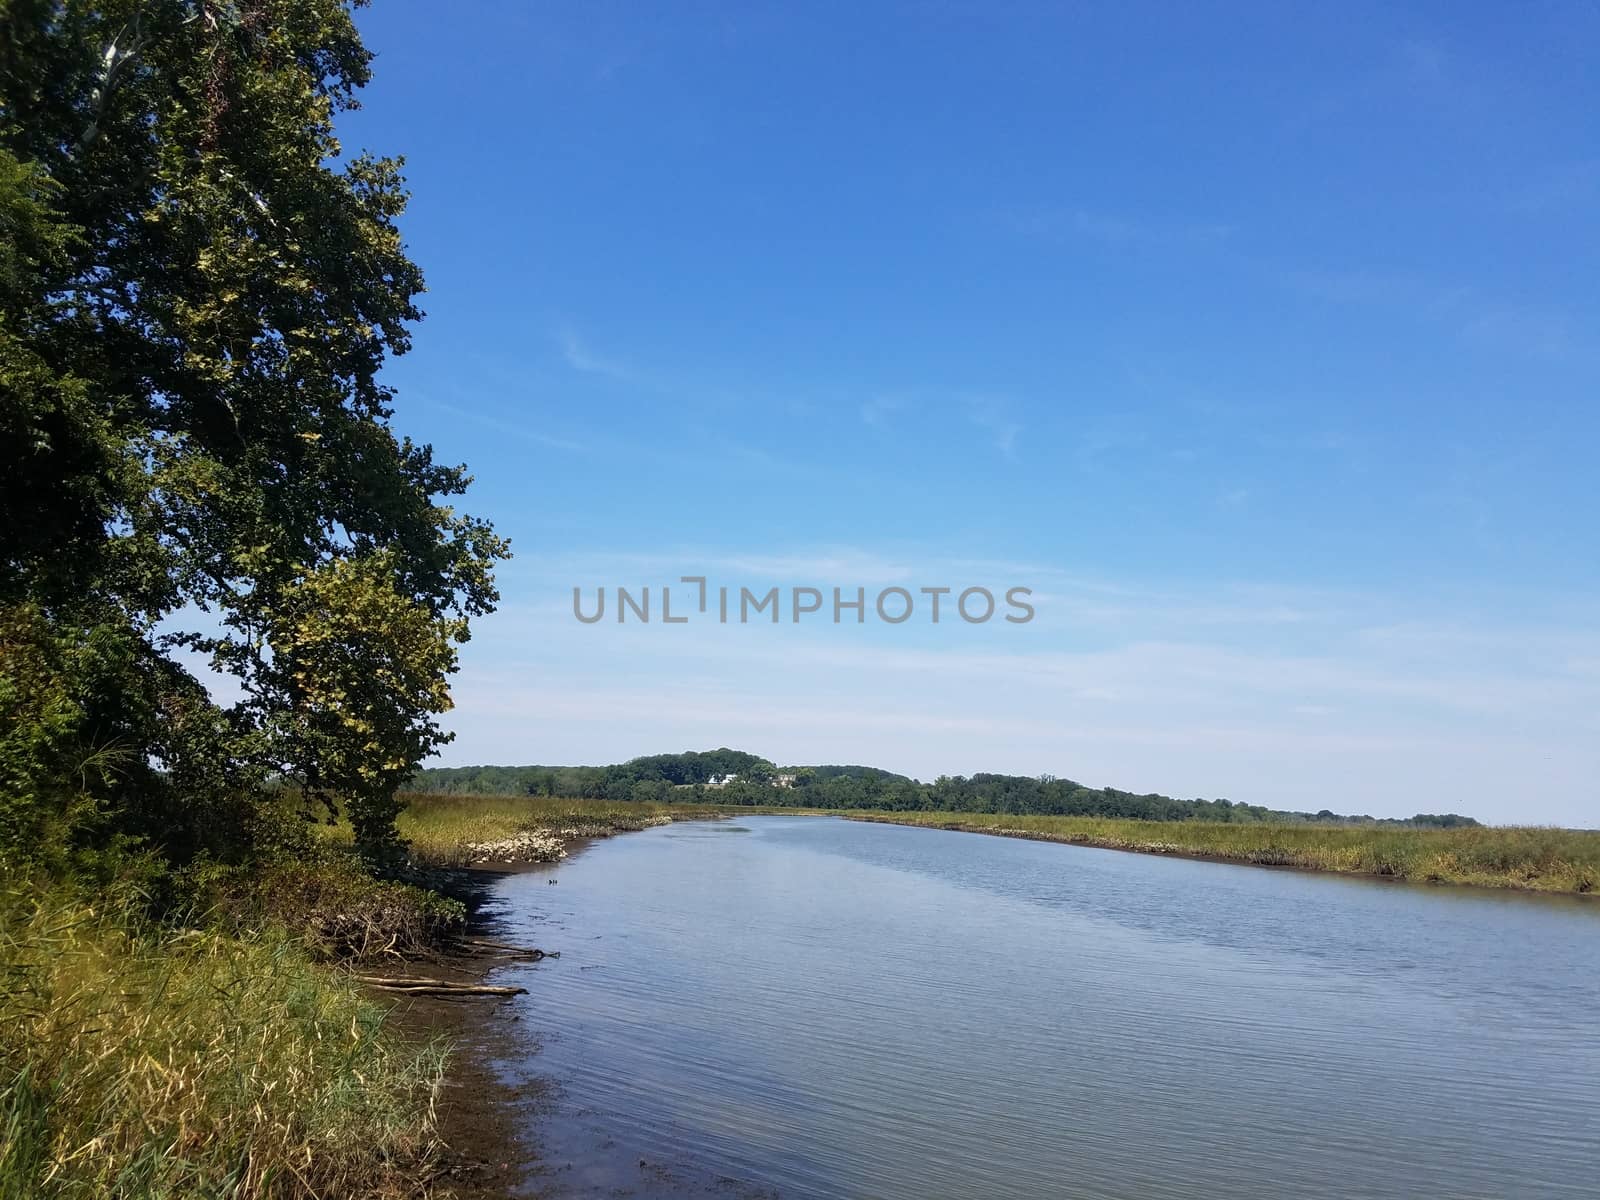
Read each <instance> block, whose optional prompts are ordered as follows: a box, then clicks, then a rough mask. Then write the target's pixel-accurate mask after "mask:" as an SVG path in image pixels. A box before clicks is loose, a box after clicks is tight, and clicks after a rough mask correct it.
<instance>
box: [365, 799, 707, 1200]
mask: <svg viewBox="0 0 1600 1200" xmlns="http://www.w3.org/2000/svg"><path fill="white" fill-rule="evenodd" d="M686 819H694V820H705V819H707V814H705V813H695V814H694V815H693V816H692V817H687V814H686ZM667 823H670V821H662V820H651V821H645V822H642V823H641V824H639V825H637V826H629V827H620V828H609V829H608V828H604V827H601V826H597V825H584V826H583V827H582V828H572V827H568V828H562V829H553V830H548V831H539V836H537V837H530V838H522V839H516V840H515V842H514V844H513V841H512V840H511V839H508V840H507V841H506V842H502V843H495V844H493V845H492V846H477V847H474V848H473V852H472V857H473V858H478V859H483V860H485V861H479V862H468V863H467V864H465V865H461V866H455V867H440V868H437V869H436V870H435V871H434V872H432V878H431V880H430V882H431V884H432V886H433V887H435V888H436V889H437V890H438V891H440V892H442V893H444V894H445V895H448V896H451V897H453V898H455V899H457V900H459V901H461V902H462V904H464V905H465V906H466V909H467V929H466V936H465V937H464V938H463V939H462V941H461V942H460V943H458V944H457V945H456V946H455V947H453V948H452V949H451V950H449V951H447V952H442V953H440V954H438V955H437V956H436V957H434V958H432V959H430V960H428V961H427V962H426V963H417V962H397V963H395V964H394V965H393V966H392V967H391V968H388V969H386V970H385V969H375V970H372V971H370V972H369V973H370V974H373V975H383V976H389V977H394V976H417V975H425V976H428V977H429V978H432V979H438V980H442V981H449V982H452V983H462V984H482V983H484V982H486V981H488V977H489V976H490V975H491V973H492V972H494V971H495V970H496V969H498V968H500V967H504V966H506V965H507V964H508V963H511V962H515V961H525V960H519V958H518V957H517V956H516V955H514V954H511V953H509V952H508V951H507V950H506V949H504V948H503V947H501V948H496V947H493V946H486V945H482V944H480V942H479V941H478V940H479V939H481V940H483V941H491V942H512V941H516V939H514V938H508V937H507V935H506V930H505V928H504V921H503V914H502V912H501V908H500V900H499V896H498V885H499V883H500V882H501V881H502V880H504V879H506V878H508V877H510V876H512V875H524V874H548V875H550V876H551V880H552V882H556V881H558V879H559V875H558V872H559V870H560V868H561V866H562V863H563V862H564V861H565V860H567V859H569V858H571V857H572V856H574V855H577V854H581V853H582V852H583V850H584V849H585V848H587V847H588V846H589V845H590V843H592V842H594V841H597V840H600V839H602V838H609V837H615V836H617V835H618V834H622V833H633V832H636V831H637V830H638V829H640V828H647V827H649V826H653V825H658V824H667ZM486 851H487V853H485V852H486ZM508 860H509V861H508ZM525 949H537V950H541V951H544V952H545V953H547V954H552V955H555V956H559V954H560V952H561V947H560V946H559V945H554V944H552V945H540V946H528V947H525ZM554 969H560V968H559V966H556V967H555V968H554ZM529 986H537V981H534V982H533V983H532V984H530V985H529ZM374 994H375V995H376V996H378V997H380V998H382V999H385V1000H389V1001H392V1002H393V1008H392V1010H391V1016H390V1020H391V1022H392V1023H393V1025H394V1027H395V1028H397V1029H399V1030H401V1031H403V1032H404V1033H406V1034H408V1035H410V1036H413V1037H415V1038H417V1039H418V1040H422V1041H425V1040H428V1039H432V1038H441V1037H442V1038H445V1039H447V1040H448V1041H449V1042H450V1044H451V1046H452V1050H451V1054H450V1059H449V1065H448V1067H447V1070H446V1074H445V1079H444V1083H443V1085H442V1088H441V1091H440V1095H439V1099H438V1105H437V1118H438V1130H439V1137H440V1139H441V1141H442V1142H443V1143H444V1147H445V1149H444V1150H443V1152H442V1153H441V1154H440V1157H439V1161H438V1163H437V1165H436V1167H435V1170H434V1171H433V1173H432V1175H431V1176H430V1177H429V1178H428V1179H426V1180H419V1181H418V1182H419V1183H420V1184H422V1185H424V1186H425V1187H427V1188H428V1189H430V1192H431V1194H432V1195H434V1196H438V1197H451V1198H453V1200H491V1198H493V1200H502V1198H505V1197H512V1196H516V1197H532V1198H535V1200H539V1198H553V1197H555V1196H557V1195H559V1194H560V1176H561V1174H562V1173H563V1171H566V1170H569V1169H570V1166H571V1164H569V1163H566V1162H564V1161H562V1160H561V1159H560V1158H559V1157H558V1158H553V1159H547V1158H545V1157H543V1156H541V1153H540V1146H539V1144H538V1138H537V1136H536V1133H537V1125H538V1121H539V1118H540V1116H541V1115H544V1114H546V1113H547V1112H548V1111H549V1109H550V1106H551V1104H552V1102H553V1100H554V1096H553V1095H552V1085H551V1083H550V1082H549V1081H548V1080H547V1079H544V1078H543V1077H541V1076H539V1075H537V1074H531V1073H530V1074H526V1076H525V1077H521V1078H518V1077H516V1076H515V1075H514V1073H512V1072H509V1071H507V1070H505V1069H503V1068H502V1067H501V1065H500V1064H505V1063H508V1062H515V1061H518V1060H525V1059H526V1058H527V1054H528V1047H529V1044H530V1042H531V1043H534V1044H537V1041H538V1036H539V1031H536V1030H530V1029H529V1028H528V1027H527V1025H526V1023H525V1022H524V1021H523V1020H522V1018H521V1017H520V1016H519V1015H518V1013H517V1012H516V1010H515V1008H514V1007H513V1006H512V1005H509V1004H507V1003H506V1000H505V998H504V997H501V996H488V995H471V994H462V995H411V994H404V993H395V992H393V991H390V990H387V989H383V988H374ZM639 1168H640V1170H641V1171H643V1172H645V1173H646V1174H648V1173H649V1172H650V1170H651V1168H650V1167H649V1166H648V1165H647V1164H644V1163H641V1164H639ZM657 1182H662V1181H657Z"/></svg>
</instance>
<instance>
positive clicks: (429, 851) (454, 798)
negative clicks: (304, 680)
mask: <svg viewBox="0 0 1600 1200" xmlns="http://www.w3.org/2000/svg"><path fill="white" fill-rule="evenodd" d="M404 799H405V802H406V807H405V810H404V811H403V812H402V813H401V814H400V818H399V821H398V822H397V824H398V828H399V831H400V836H401V837H402V838H404V839H405V840H406V841H407V842H408V843H409V844H410V847H411V854H412V856H413V857H414V858H415V859H416V860H417V861H418V862H420V863H422V864H425V865H428V866H460V865H462V864H464V863H467V862H469V861H471V859H472V856H471V854H470V853H469V852H468V851H467V847H468V846H470V845H474V844H484V843H489V842H500V841H506V840H508V839H511V838H514V837H516V836H517V835H518V834H522V833H529V832H545V833H550V834H553V835H555V836H557V837H560V838H561V839H562V840H565V841H571V840H575V839H578V838H586V837H609V836H610V835H611V834H614V833H625V832H629V831H632V830H636V829H644V828H645V827H646V826H649V825H659V824H662V823H663V822H665V821H673V820H679V821H682V820H691V819H695V818H704V817H714V816H717V815H718V812H717V810H716V809H715V808H713V807H711V806H708V805H689V804H654V803H647V802H638V801H617V800H567V799H560V798H552V797H542V796H471V795H459V796H458V795H441V794H436V793H430V792H412V793H408V794H406V795H405V796H404ZM324 832H325V836H326V837H327V839H328V840H329V841H330V842H332V843H334V844H336V845H348V844H349V843H350V841H351V832H350V827H349V825H348V824H345V823H343V822H341V823H340V824H337V825H334V826H330V827H325V830H324Z"/></svg>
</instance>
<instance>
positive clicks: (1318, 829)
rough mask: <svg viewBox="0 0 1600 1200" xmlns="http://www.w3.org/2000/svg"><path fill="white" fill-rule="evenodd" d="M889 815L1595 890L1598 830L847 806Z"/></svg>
mask: <svg viewBox="0 0 1600 1200" xmlns="http://www.w3.org/2000/svg"><path fill="white" fill-rule="evenodd" d="M843 815H846V816H849V817H851V818H853V819H857V820H865V821H889V822H893V823H895V824H899V825H924V826H931V827H934V828H938V829H959V830H968V831H971V832H975V833H993V834H1002V835H1005V836H1009V837H1023V838H1035V839H1039V840H1042V841H1053V842H1070V843H1074V844H1077V845H1085V846H1101V847H1105V848H1107V849H1112V850H1138V851H1143V852H1146V853H1154V854H1190V855H1203V856H1206V857H1214V858H1221V859H1229V860H1232V861H1236V862H1242V863H1256V864H1262V865H1267V866H1281V867H1302V868H1307V869H1310V870H1318V871H1341V872H1347V873H1354V874H1365V875H1384V876H1391V877H1395V878H1400V879H1413V880H1425V881H1428V882H1432V883H1461V884H1474V885H1477V886H1482V887H1503V888H1528V889H1532V890H1535V891H1544V892H1579V893H1583V892H1594V891H1596V890H1600V831H1596V830H1578V829H1552V828H1544V827H1533V826H1521V827H1495V826H1484V827H1478V828H1467V829H1396V828H1393V827H1390V826H1362V825H1356V826H1349V825H1340V826H1335V825H1279V824H1274V823H1271V822H1253V823H1242V824H1221V823H1218V822H1213V821H1129V820H1119V819H1116V818H1110V817H1055V816H1018V815H1011V814H1006V813H939V812H905V813H846V814H843Z"/></svg>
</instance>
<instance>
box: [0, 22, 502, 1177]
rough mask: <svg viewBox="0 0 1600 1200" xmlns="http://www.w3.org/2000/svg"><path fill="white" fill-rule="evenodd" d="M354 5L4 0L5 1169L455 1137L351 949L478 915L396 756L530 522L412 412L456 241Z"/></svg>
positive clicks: (431, 726)
mask: <svg viewBox="0 0 1600 1200" xmlns="http://www.w3.org/2000/svg"><path fill="white" fill-rule="evenodd" d="M352 7H353V5H352V3H351V2H350V0H263V2H259V3H248V4H238V5H233V4H223V5H209V6H197V5H195V4H193V3H191V2H189V0H109V2H106V3H97V4H87V3H80V2H78V0H63V2H55V0H0V30H3V36H0V512H3V513H4V514H5V516H4V520H0V983H3V985H4V986H3V988H0V1022H3V1026H4V1027H3V1028H0V1200H10V1198H13V1197H14V1198H16V1200H22V1198H23V1197H27V1198H28V1200H35V1198H37V1200H54V1198H57V1197H73V1198H75V1197H83V1198H85V1200H88V1198H90V1197H101V1196H117V1197H124V1198H146V1197H148V1198H150V1200H155V1198H156V1197H223V1196H226V1197H228V1198H229V1200H253V1198H258V1197H302V1196H304V1197H310V1196H359V1195H386V1194H389V1193H391V1192H398V1191H400V1190H406V1191H412V1190H414V1188H413V1187H412V1186H411V1184H412V1183H414V1180H415V1177H416V1168H417V1167H418V1166H419V1165H425V1162H426V1159H427V1156H428V1154H429V1153H430V1152H431V1151H430V1147H431V1142H432V1135H431V1117H430V1113H431V1105H432V1101H433V1097H434V1089H435V1087H436V1085H437V1083H438V1080H439V1071H440V1061H441V1052H440V1051H439V1049H437V1048H425V1049H420V1050H419V1049H418V1048H417V1047H415V1046H408V1045H407V1044H406V1043H405V1042H404V1041H402V1040H401V1039H399V1038H398V1037H397V1036H395V1035H394V1034H392V1033H391V1032H390V1031H387V1030H385V1028H384V1027H383V1024H382V1020H381V1014H380V1012H379V1010H377V1009H376V1008H374V1007H373V1006H372V1005H371V1004H370V1003H368V1002H366V1001H364V1000H363V999H362V998H361V996H360V995H359V994H358V993H357V992H356V991H355V990H353V989H352V988H351V987H349V986H347V985H346V984H345V983H344V982H342V981H341V979H340V977H339V974H338V972H337V970H334V969H331V968H330V967H328V966H326V965H319V960H340V961H351V960H356V959H362V958H368V959H371V958H390V957H393V956H396V955H401V956H404V955H410V954H416V953H421V952H424V951H426V950H428V949H429V948H430V947H431V946H433V945H435V944H436V943H437V942H438V941H439V940H440V939H441V938H446V937H449V936H451V935H452V934H453V933H454V932H456V931H458V930H459V929H460V927H461V925H462V919H463V910H462V909H461V907H460V905H458V904H455V903H454V902H452V901H448V900H445V899H443V898H441V897H439V896H437V895H433V894H431V893H430V892H428V891H426V890H424V889H421V888H418V887H416V886H413V884H412V883H411V882H408V880H409V879H412V878H413V877H414V873H413V869H412V868H411V866H410V865H409V864H408V863H407V861H406V857H405V852H404V846H403V844H402V843H401V841H400V838H399V836H398V831H397V829H396V823H395V822H396V817H397V815H398V812H399V809H400V805H401V801H400V799H399V797H398V795H397V791H398V788H399V785H400V784H401V783H403V782H404V781H405V780H407V779H408V778H410V777H411V776H412V775H413V774H414V773H415V771H416V770H417V767H418V765H419V764H420V763H421V762H422V761H423V760H424V759H425V758H426V757H427V756H428V755H429V754H430V753H432V752H433V751H434V750H435V749H436V748H437V747H438V746H439V745H440V744H442V743H443V742H445V741H447V740H448V737H447V735H446V734H445V733H444V732H443V730H442V728H441V726H440V717H441V714H443V713H444V712H445V711H446V710H447V709H448V708H449V707H450V696H449V692H448V689H447V686H446V685H447V682H448V679H449V676H450V675H451V673H452V672H453V671H454V670H455V668H456V659H457V650H458V647H459V646H460V644H461V643H462V642H464V641H465V640H466V638H467V635H468V620H469V619H471V618H474V617H476V616H479V615H481V614H483V613H485V612H488V611H490V610H491V609H492V608H493V606H494V604H495V602H496V600H497V595H496V592H495V589H494V582H493V578H492V574H491V571H492V568H493V566H494V565H495V563H496V562H497V560H499V559H501V558H503V557H504V556H505V554H506V544H505V543H504V541H503V540H502V539H500V538H498V537H497V536H496V535H495V534H494V533H493V531H492V530H491V529H490V527H489V526H488V525H487V524H485V523H484V522H482V521H479V520H477V519H475V518H473V517H471V516H468V515H465V514H464V513H462V512H460V511H458V510H457V509H456V508H455V507H454V505H455V503H456V498H457V497H459V496H460V495H461V494H463V492H464V491H465V489H466V487H467V483H468V478H467V475H466V473H465V471H464V470H463V469H462V468H460V467H456V466H450V465H447V464H441V463H436V462H435V461H434V460H433V455H432V451H431V449H430V448H429V447H427V446H420V445H416V444H414V443H412V442H411V441H409V440H408V439H405V438H402V437H399V436H398V435H397V434H396V433H395V432H394V431H393V429H392V428H391V425H390V416H391V406H392V400H393V396H392V394H391V391H390V389H389V388H388V387H386V386H385V385H384V384H383V383H382V382H381V380H380V371H381V368H382V367H383V366H384V363H385V361H386V359H387V358H388V357H389V356H390V355H398V354H401V353H404V352H405V351H406V350H407V349H408V347H409V345H410V336H411V333H410V327H411V325H412V323H413V322H414V321H415V320H416V319H417V318H418V317H419V316H420V312H419V310H418V309H417V307H416V297H417V295H418V294H419V293H420V292H421V290H422V276H421V273H420V271H419V270H418V268H417V266H416V264H414V263H413V262H411V261H410V259H409V258H408V257H407V256H406V253H405V250H404V247H403V245H402V242H401V238H400V233H399V230H398V228H397V221H398V219H399V217H400V215H401V214H402V212H403V211H404V208H405V204H406V198H407V197H406V193H405V188H404V183H403V180H402V178H401V176H400V172H399V166H400V164H399V162H398V160H395V159H386V158H377V157H373V156H370V155H365V154H362V155H357V156H354V157H350V158H345V157H344V155H343V150H342V148H341V147H340V145H339V143H338V140H337V139H336V137H335V135H334V120H335V117H336V115H337V114H338V113H340V112H342V111H343V110H346V109H349V108H351V107H353V106H354V105H355V103H356V95H357V93H358V91H359V90H360V89H361V88H362V87H363V86H364V85H365V83H366V82H367V80H368V75H369V70H368V68H369V62H370V58H371V56H370V55H369V54H368V52H367V51H366V49H365V48H364V47H363V46H362V44H361V41H360V39H359V36H358V34H357V31H356V27H355V24H354V21H353V19H352V14H351V9H352ZM197 664H203V667H202V666H201V665H197ZM203 668H209V670H210V671H211V672H213V673H214V674H216V675H219V676H221V677H223V678H224V679H225V680H226V681H227V682H226V684H225V685H224V686H223V687H220V688H216V689H215V692H216V694H223V695H229V696H232V697H235V698H234V699H231V700H228V701H226V702H219V701H218V700H217V699H216V698H214V694H213V689H212V688H211V687H210V686H208V679H207V678H206V677H205V674H204V669H203ZM285 795H293V796H295V797H298V799H299V801H300V803H301V805H302V806H303V807H304V809H305V812H303V813H300V814H297V815H295V816H293V817H289V818H286V817H285V815H284V814H283V813H282V811H281V810H282V807H283V803H284V797H285ZM309 816H316V817H320V818H324V819H327V818H335V817H336V818H337V819H338V820H339V821H340V822H341V823H342V826H343V827H344V828H345V829H346V830H347V831H348V833H349V837H348V839H347V844H346V845H345V846H342V847H341V846H338V845H330V844H327V843H326V842H324V841H322V840H319V839H318V838H316V837H315V836H313V834H312V832H311V827H310V826H309V824H308V823H307V821H306V820H305V818H306V817H309ZM194 926H198V928H194Z"/></svg>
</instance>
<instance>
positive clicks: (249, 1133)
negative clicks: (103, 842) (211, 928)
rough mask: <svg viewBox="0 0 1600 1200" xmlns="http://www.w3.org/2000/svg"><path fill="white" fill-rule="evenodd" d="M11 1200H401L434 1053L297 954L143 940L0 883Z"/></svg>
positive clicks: (222, 939)
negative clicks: (397, 1198)
mask: <svg viewBox="0 0 1600 1200" xmlns="http://www.w3.org/2000/svg"><path fill="white" fill-rule="evenodd" d="M0 975H3V978H0V983H3V989H0V1200H100V1198H102V1197H118V1198H119V1200H169V1198H170V1200H177V1198H180V1197H184V1198H187V1197H196V1198H198V1197H228V1198H229V1200H257V1198H267V1197H272V1198H285V1200H295V1198H301V1197H313V1196H319V1197H329V1196H339V1197H358V1196H390V1195H398V1194H401V1193H403V1192H407V1191H412V1190H414V1189H413V1187H412V1185H411V1184H410V1183H409V1182H408V1181H409V1180H414V1179H415V1178H416V1177H417V1175H418V1173H419V1171H422V1170H424V1169H425V1167H426V1164H427V1161H428V1160H429V1158H430V1157H431V1155H432V1154H433V1152H434V1136H433V1121H432V1107H433V1098H434V1095H435V1090H436V1088H437V1086H438V1083H439V1080H440V1077H441V1074H442V1069H443V1060H444V1051H443V1049H442V1047H441V1046H438V1045H430V1046H426V1047H421V1048H419V1047H417V1046H414V1045H410V1044H408V1043H406V1042H405V1041H404V1040H402V1039H400V1038H398V1037H396V1036H393V1035H391V1034H390V1033H389V1031H387V1030H386V1029H385V1028H384V1024H383V1010H382V1009H380V1008H379V1007H377V1006H375V1005H374V1004H373V1003H372V1002H371V1001H369V1000H367V999H366V998H364V997H363V996H362V994H361V993H360V992H359V991H358V990H357V989H356V988H355V987H354V986H352V985H350V984H349V983H347V982H345V981H343V980H341V979H340V978H339V976H338V975H337V974H336V973H335V972H332V971H329V970H325V969H322V968H318V967H316V966H314V965H312V964H311V963H310V962H309V961H308V960H307V958H306V956H305V953H304V951H303V950H302V948H301V947H300V946H299V945H298V944H297V943H295V942H293V941H291V940H289V939H288V938H286V937H270V936H260V937H251V938H234V937H230V936H226V935H222V934H216V933H207V932H200V931H194V930H188V931H172V930H164V929H161V928H156V927H150V926H145V925H143V924H141V923H140V921H139V920H138V918H136V917H134V916H132V915H130V914H129V913H128V912H116V911H109V910H108V909H107V908H106V907H105V906H104V905H101V904H90V903H86V902H84V901H82V900H75V899H71V898H68V897H66V896H65V895H64V894H59V893H53V892H48V891H47V892H43V893H40V892H39V891H37V890H36V889H33V888H31V887H27V886H23V885H21V884H19V883H17V882H14V881H13V882H9V883H7V882H5V881H0Z"/></svg>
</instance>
